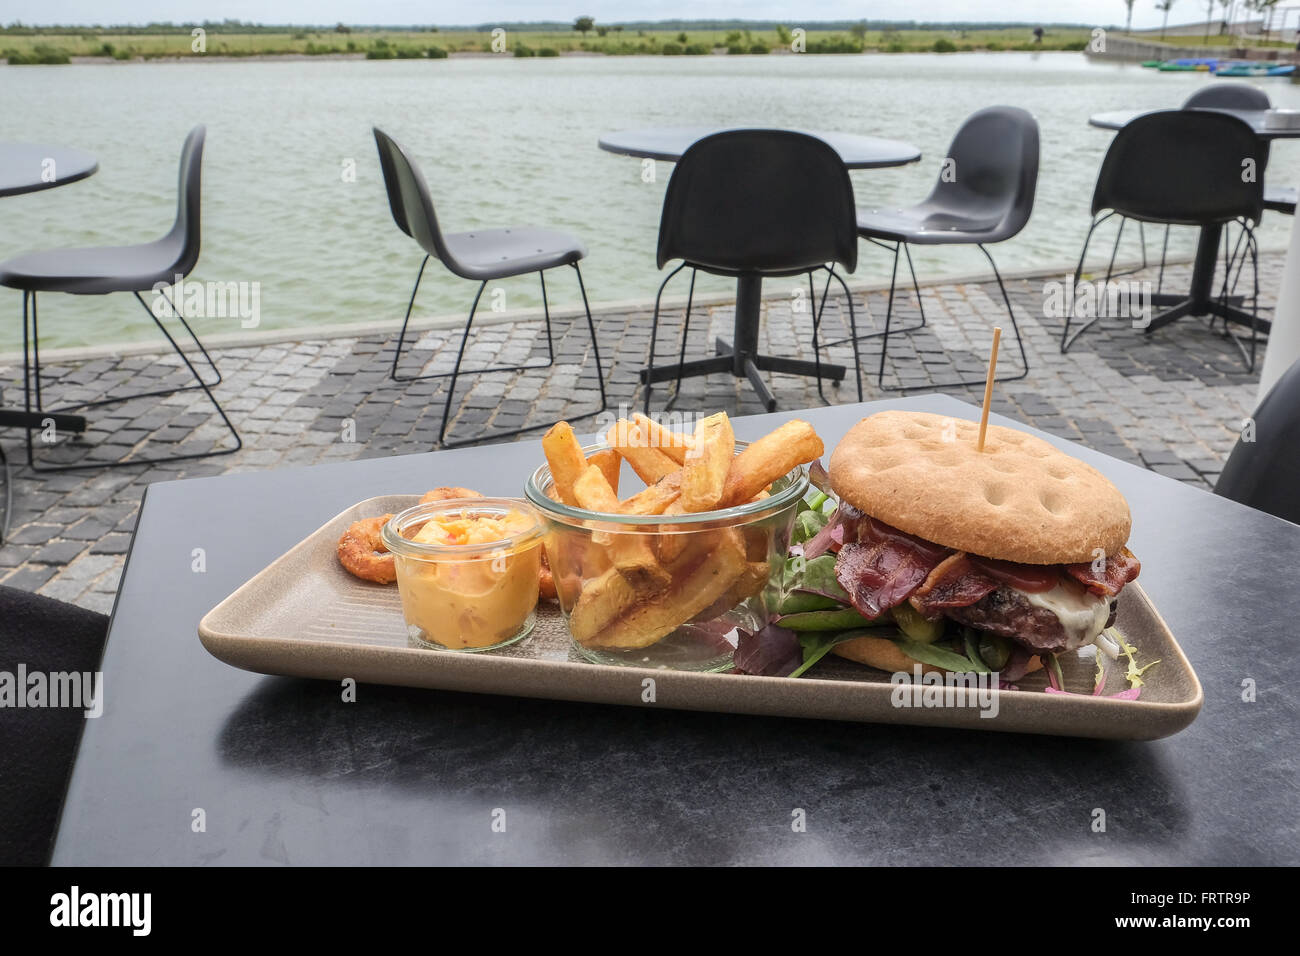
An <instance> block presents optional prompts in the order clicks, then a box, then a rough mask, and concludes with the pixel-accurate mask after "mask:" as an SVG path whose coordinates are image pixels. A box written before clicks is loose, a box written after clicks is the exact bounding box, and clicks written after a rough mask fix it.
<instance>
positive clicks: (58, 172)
mask: <svg viewBox="0 0 1300 956" xmlns="http://www.w3.org/2000/svg"><path fill="white" fill-rule="evenodd" d="M98 169H99V163H98V162H96V161H95V157H94V156H91V155H90V154H89V153H86V152H83V151H82V150H79V149H68V148H67V147H64V146H41V145H38V144H36V143H0V196H17V195H20V194H22V193H34V192H37V191H38V190H41V189H53V188H54V187H55V186H66V185H67V184H68V183H75V182H76V181H77V180H79V179H85V178H86V177H87V176H92V175H94V173H95V171H96V170H98Z"/></svg>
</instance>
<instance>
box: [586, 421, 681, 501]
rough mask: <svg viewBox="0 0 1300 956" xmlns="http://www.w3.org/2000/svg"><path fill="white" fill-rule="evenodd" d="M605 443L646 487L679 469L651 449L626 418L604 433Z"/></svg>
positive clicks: (641, 434) (648, 441)
mask: <svg viewBox="0 0 1300 956" xmlns="http://www.w3.org/2000/svg"><path fill="white" fill-rule="evenodd" d="M605 442H606V443H607V444H608V445H609V446H610V447H611V448H613V449H614V450H616V451H617V452H618V453H619V454H620V455H622V456H623V457H624V458H625V459H626V460H627V463H628V464H629V465H631V466H632V470H633V471H635V472H636V473H637V477H639V478H640V479H641V480H642V481H644V482H645V483H646V484H647V485H653V484H654V483H655V482H656V481H658V480H659V479H660V478H663V477H665V476H667V475H670V474H672V473H673V472H674V471H676V470H677V469H678V468H679V467H680V466H679V465H678V464H677V462H675V461H673V460H672V459H671V458H669V457H668V456H667V455H665V454H664V453H663V452H662V451H660V450H659V449H658V448H652V447H651V446H650V440H649V439H648V438H647V437H646V436H645V434H644V433H643V432H642V431H641V429H640V428H639V427H638V426H636V425H633V424H632V423H631V422H629V421H628V420H627V419H626V418H621V419H619V420H618V421H617V422H616V423H615V424H614V425H613V427H611V428H610V430H609V431H608V432H606V433H605Z"/></svg>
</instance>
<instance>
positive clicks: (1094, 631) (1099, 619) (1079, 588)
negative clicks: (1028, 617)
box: [1020, 580, 1110, 651]
mask: <svg viewBox="0 0 1300 956" xmlns="http://www.w3.org/2000/svg"><path fill="white" fill-rule="evenodd" d="M1020 593H1021V594H1022V595H1023V596H1024V598H1025V600H1026V601H1028V602H1029V603H1030V604H1032V605H1033V606H1034V607H1041V608H1043V609H1044V610H1047V611H1051V612H1052V613H1053V614H1055V615H1056V616H1057V618H1058V619H1059V620H1060V622H1061V628H1062V630H1064V631H1065V637H1066V645H1065V649H1066V650H1068V651H1073V650H1078V649H1079V648H1080V647H1084V646H1085V645H1088V644H1091V643H1092V642H1093V641H1095V640H1096V639H1097V635H1099V634H1100V633H1101V632H1102V631H1104V630H1105V629H1106V619H1107V618H1109V617H1110V601H1109V600H1107V599H1106V598H1104V597H1102V596H1101V595H1098V594H1093V593H1092V592H1091V591H1089V590H1088V589H1087V588H1085V587H1083V585H1081V584H1076V583H1075V582H1074V581H1066V580H1062V581H1061V582H1060V583H1059V584H1057V585H1056V587H1054V588H1052V589H1051V590H1050V591H1042V592H1040V593H1038V594H1030V593H1029V592H1028V591H1021V592H1020Z"/></svg>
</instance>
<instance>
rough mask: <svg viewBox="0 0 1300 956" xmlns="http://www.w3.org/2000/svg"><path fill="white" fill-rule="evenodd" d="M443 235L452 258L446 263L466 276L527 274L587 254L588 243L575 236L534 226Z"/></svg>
mask: <svg viewBox="0 0 1300 956" xmlns="http://www.w3.org/2000/svg"><path fill="white" fill-rule="evenodd" d="M443 239H444V240H445V241H446V244H447V249H448V251H450V252H451V254H452V257H453V258H454V259H455V262H454V263H450V262H449V263H446V264H447V265H448V266H449V267H450V268H452V270H453V271H454V272H456V273H457V274H459V275H460V276H461V277H462V278H465V279H507V278H509V277H511V276H519V275H528V274H529V273H533V272H540V271H542V270H543V269H553V268H555V267H556V266H567V265H572V264H573V263H575V262H578V261H579V260H581V259H583V258H585V257H586V255H587V247H586V246H585V245H583V243H582V240H580V239H578V238H577V237H575V236H571V235H569V234H568V233H564V232H557V231H555V230H553V229H538V228H535V227H533V226H514V227H511V228H508V229H476V230H474V231H473V232H453V233H448V234H446V235H444V236H443Z"/></svg>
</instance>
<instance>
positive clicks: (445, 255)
mask: <svg viewBox="0 0 1300 956" xmlns="http://www.w3.org/2000/svg"><path fill="white" fill-rule="evenodd" d="M374 133H375V145H376V146H377V147H378V148H379V166H380V169H382V170H383V173H384V188H385V189H386V190H387V191H388V208H389V209H390V210H391V211H392V213H393V221H394V222H396V223H397V227H398V228H399V229H401V230H402V232H404V233H406V234H407V235H408V236H410V237H411V238H412V239H414V240H415V241H416V242H418V243H419V244H420V247H421V248H422V249H424V251H425V252H427V253H428V254H429V255H431V256H433V257H435V258H437V259H439V260H441V261H442V263H443V264H444V265H445V266H447V268H448V269H450V270H451V271H452V272H455V273H458V274H459V272H460V270H459V268H458V267H457V264H456V260H455V258H454V257H453V256H452V255H451V253H450V251H449V250H448V249H447V244H446V242H445V241H444V240H443V238H442V230H441V229H440V228H439V227H438V216H437V215H436V214H435V213H434V211H433V200H432V199H431V198H429V187H428V185H427V184H426V183H425V181H424V175H423V174H422V173H421V172H420V167H418V166H417V165H416V164H415V161H414V160H413V159H411V157H410V156H409V155H408V154H407V152H406V149H405V148H404V147H403V146H402V145H401V144H400V143H398V142H397V140H395V139H393V138H392V137H391V136H389V135H388V134H387V133H385V132H384V131H383V130H381V129H380V128H379V127H378V126H376V127H374Z"/></svg>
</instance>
